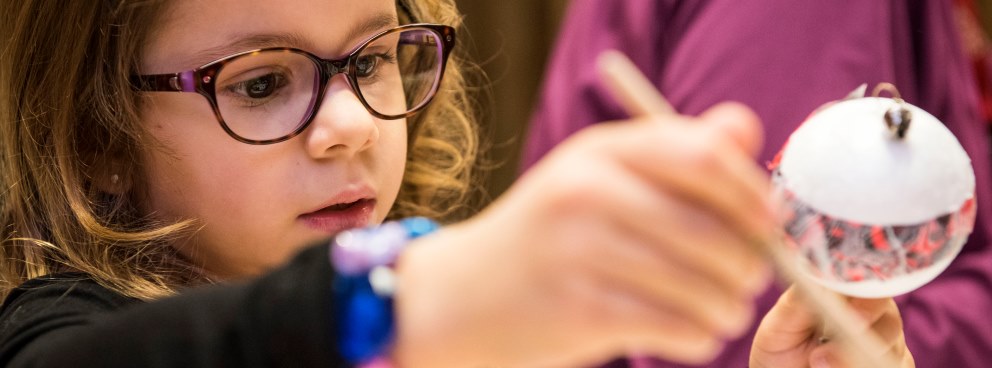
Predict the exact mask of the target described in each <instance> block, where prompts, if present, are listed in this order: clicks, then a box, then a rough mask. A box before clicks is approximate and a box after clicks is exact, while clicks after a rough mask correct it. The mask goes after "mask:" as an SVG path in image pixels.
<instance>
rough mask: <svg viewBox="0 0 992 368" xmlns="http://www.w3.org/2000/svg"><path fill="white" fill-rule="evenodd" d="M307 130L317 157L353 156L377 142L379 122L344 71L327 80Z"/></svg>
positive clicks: (311, 150) (312, 153)
mask: <svg viewBox="0 0 992 368" xmlns="http://www.w3.org/2000/svg"><path fill="white" fill-rule="evenodd" d="M307 131H308V132H307V133H306V146H307V152H308V153H309V154H310V156H311V157H314V158H329V157H351V156H354V155H356V154H358V153H359V152H362V151H364V150H366V149H368V148H369V147H372V146H373V145H375V142H376V141H377V140H378V139H379V126H378V125H377V122H376V119H375V117H373V116H372V114H370V113H369V111H368V110H366V109H365V106H364V105H362V102H361V101H359V100H358V96H357V95H355V92H354V91H352V89H351V87H350V86H349V85H348V82H347V79H345V78H344V76H343V75H337V76H335V77H333V78H332V79H331V80H330V81H329V82H328V84H327V90H326V92H324V98H323V100H322V101H320V106H319V108H318V109H317V115H316V116H314V118H313V121H312V122H311V123H310V127H309V129H307Z"/></svg>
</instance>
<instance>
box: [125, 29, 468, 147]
mask: <svg viewBox="0 0 992 368" xmlns="http://www.w3.org/2000/svg"><path fill="white" fill-rule="evenodd" d="M415 29H424V30H428V31H431V32H432V33H434V34H435V35H436V36H437V37H438V40H440V47H439V48H438V51H437V53H438V55H437V56H438V60H440V65H439V66H438V68H439V70H438V74H437V76H436V77H435V79H434V85H433V86H431V89H430V91H429V92H428V94H427V96H426V97H425V98H424V100H423V101H422V102H420V103H419V104H418V105H416V106H413V107H411V108H409V111H407V112H405V113H403V114H398V115H385V114H382V113H379V112H378V111H376V110H375V109H374V108H372V106H370V105H369V103H368V101H366V99H365V97H364V96H363V95H362V92H361V89H360V88H358V75H357V68H355V67H354V65H355V63H356V61H357V59H358V57H359V55H360V54H361V52H362V51H363V50H364V49H365V48H366V47H367V46H368V45H369V44H371V43H372V42H375V41H376V40H378V39H380V38H382V37H385V36H387V35H390V34H393V33H396V32H403V31H409V30H415ZM454 46H455V30H454V28H452V27H450V26H446V25H440V24H427V23H420V24H408V25H402V26H399V27H396V28H392V29H389V30H385V31H382V32H380V33H377V34H375V35H373V36H372V37H369V38H368V39H366V40H365V41H363V42H361V43H360V44H359V45H358V47H355V48H354V50H352V51H351V52H350V53H348V56H346V57H344V58H341V59H337V60H330V59H322V58H320V57H319V56H317V55H314V54H312V53H310V52H307V51H303V50H300V49H296V48H291V47H269V48H262V49H255V50H249V51H244V52H239V53H237V54H234V55H229V56H225V57H223V58H220V59H217V60H214V61H212V62H209V63H207V64H206V65H203V66H201V67H199V68H195V69H192V70H187V71H182V72H178V73H168V74H147V75H132V76H131V81H130V82H131V85H132V86H133V87H134V88H135V89H136V90H138V91H141V92H193V93H198V94H200V95H202V96H203V97H205V98H206V99H207V101H209V102H210V106H211V107H212V108H213V111H214V115H215V116H216V117H217V121H218V122H219V123H220V126H221V128H223V129H224V131H225V132H227V134H228V135H230V136H231V137H232V138H234V139H236V140H238V141H239V142H243V143H247V144H255V145H263V144H273V143H279V142H283V141H286V140H288V139H291V138H293V137H295V136H297V135H299V134H300V133H302V132H303V131H304V130H306V129H307V127H308V126H310V123H311V122H312V121H313V118H314V116H316V115H317V114H316V113H317V110H318V109H319V108H320V104H321V101H322V100H323V99H324V91H325V90H326V88H327V83H328V82H329V81H330V80H331V78H332V77H334V76H335V75H337V74H344V75H345V76H346V79H347V81H348V85H349V87H350V88H351V90H352V91H353V92H354V93H355V95H356V96H358V99H359V101H361V102H362V105H364V106H365V109H366V110H368V111H369V113H371V114H372V115H373V116H375V117H377V118H379V119H384V120H396V119H402V118H406V117H409V116H411V115H413V114H415V113H417V111H420V110H421V109H423V108H424V107H425V106H427V105H428V104H429V103H430V101H431V100H432V99H433V98H434V95H435V94H436V93H437V90H438V88H439V86H440V85H441V78H442V77H443V76H444V70H445V65H446V64H447V61H448V55H449V54H450V53H451V50H452V49H453V48H454ZM272 51H282V52H291V53H297V54H301V55H303V56H306V57H307V58H309V59H310V60H311V61H313V63H314V65H316V66H317V68H318V73H317V78H319V81H318V83H317V90H316V91H315V95H316V98H314V99H313V101H312V102H311V104H310V106H309V108H308V109H307V112H306V115H305V116H304V117H303V119H302V120H301V122H300V124H299V126H297V127H296V128H295V129H294V130H293V131H292V132H291V133H289V134H287V135H284V136H282V137H278V138H273V139H265V140H255V139H247V138H244V137H242V136H240V135H238V134H237V133H235V132H234V131H233V130H231V128H230V127H228V125H227V123H226V122H225V121H224V117H223V116H221V113H220V108H219V107H218V106H217V94H216V84H215V83H214V82H215V81H216V76H217V74H218V73H220V71H221V70H222V69H223V68H224V66H225V65H227V64H229V63H231V62H232V61H235V60H237V59H239V58H242V57H248V56H253V55H256V54H258V53H261V52H272Z"/></svg>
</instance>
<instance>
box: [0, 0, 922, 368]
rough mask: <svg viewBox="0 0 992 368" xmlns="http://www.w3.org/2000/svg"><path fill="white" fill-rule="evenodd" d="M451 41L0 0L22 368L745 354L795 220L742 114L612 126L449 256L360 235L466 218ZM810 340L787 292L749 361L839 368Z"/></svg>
mask: <svg viewBox="0 0 992 368" xmlns="http://www.w3.org/2000/svg"><path fill="white" fill-rule="evenodd" d="M458 23H459V21H458V15H457V13H456V11H455V8H454V6H453V4H452V3H451V2H450V1H445V0H409V1H394V0H366V1H362V2H355V1H347V0H299V1H293V2H272V1H243V0H238V1H235V0H223V1H220V0H219V1H210V2H205V1H193V0H174V1H154V0H153V1H127V0H118V1H111V0H107V1H74V2H70V1H64V2H56V1H43V0H39V1H30V0H26V1H19V2H4V3H3V4H2V5H0V30H2V31H0V35H2V36H0V37H3V41H2V42H3V43H2V48H0V50H2V51H0V124H2V125H0V126H2V130H0V139H2V140H3V143H2V150H3V151H2V152H3V154H2V160H0V175H2V176H0V205H2V211H0V241H2V242H3V243H2V247H0V252H2V253H0V262H2V263H0V275H2V277H0V283H2V284H0V293H2V296H4V297H6V300H5V302H4V305H3V309H2V311H0V365H3V366H8V367H15V366H100V367H107V366H142V367H152V366H159V367H166V366H183V367H189V366H294V367H299V366H346V365H354V364H378V363H383V362H392V364H395V365H398V366H405V367H445V366H475V365H500V366H576V365H590V364H595V363H597V362H600V361H603V360H605V359H608V358H610V357H613V356H617V355H620V354H623V353H626V352H630V351H636V352H640V353H648V354H657V355H661V356H665V357H669V358H671V359H675V360H679V361H684V362H688V363H693V362H697V363H698V362H704V361H705V360H706V359H708V358H709V357H712V356H713V355H714V354H715V353H716V352H717V351H718V350H719V348H720V346H721V344H722V341H723V340H724V339H727V338H730V337H735V336H738V335H740V334H742V333H743V330H744V329H745V328H746V326H748V325H749V323H750V319H751V318H752V315H751V314H752V313H751V308H752V306H751V303H752V298H753V297H754V295H755V294H756V293H757V292H759V291H760V290H762V289H763V287H764V286H765V284H766V283H767V282H768V280H769V277H770V276H769V275H770V271H769V269H768V267H767V266H766V265H765V264H764V262H762V260H761V259H760V257H759V256H758V255H757V254H756V253H757V252H754V251H753V250H751V249H750V248H749V246H748V239H754V238H767V237H768V234H770V233H771V229H773V228H774V226H775V223H776V221H775V220H774V216H772V211H771V210H770V208H771V207H772V206H771V205H770V204H769V201H768V199H767V197H766V194H765V193H767V192H768V190H767V182H766V178H765V177H764V175H763V173H762V172H761V170H760V169H758V168H757V167H756V166H755V165H754V164H753V161H752V159H751V157H753V154H754V150H755V147H758V146H759V141H760V132H759V129H758V128H757V121H756V119H755V118H754V116H753V114H751V113H750V112H749V111H748V110H746V109H744V108H742V107H740V106H736V105H721V106H718V107H715V108H713V109H711V110H710V111H708V112H706V113H705V114H703V115H702V116H700V117H699V118H683V119H681V120H683V121H681V122H677V121H665V122H652V123H637V122H635V123H625V124H615V125H609V126H606V125H604V126H602V127H597V128H594V129H590V130H588V131H587V132H585V133H583V134H580V135H579V136H577V137H575V138H574V139H572V140H570V141H569V142H568V143H566V144H564V145H562V147H561V148H559V149H558V150H557V151H556V152H555V153H553V154H552V155H551V156H549V157H548V158H547V159H546V160H545V161H543V162H542V163H541V164H540V165H539V166H538V167H537V168H535V169H534V170H533V171H532V173H531V174H530V175H528V176H527V177H526V178H524V179H522V180H521V182H520V183H519V185H517V186H515V187H514V188H513V189H512V190H511V191H510V192H509V193H508V194H507V195H505V196H504V197H503V198H501V199H500V200H499V201H497V202H496V203H494V204H493V205H492V206H491V207H490V208H488V209H487V210H486V211H485V212H483V213H481V214H479V215H477V216H475V217H473V218H472V219H469V220H467V221H463V222H460V223H456V224H452V225H449V226H445V227H444V228H442V229H441V230H439V231H436V232H433V233H431V232H432V230H433V225H432V224H431V223H430V222H428V221H427V220H423V219H420V220H404V221H403V222H388V223H387V224H385V225H383V226H381V227H372V228H369V229H366V230H349V229H353V228H362V227H369V226H372V225H376V224H380V223H382V222H383V221H385V220H387V219H390V220H392V219H401V218H407V217H409V216H426V217H431V218H436V219H448V220H450V219H449V218H448V217H447V216H448V215H449V214H451V213H452V212H453V211H455V210H457V208H458V205H459V204H460V203H462V202H463V201H464V199H465V198H466V197H467V195H468V191H469V189H470V187H469V182H470V179H471V177H472V176H471V167H472V165H473V159H474V157H475V155H474V151H475V148H476V141H475V138H474V133H475V132H474V126H473V121H472V119H471V112H472V110H471V101H470V100H469V99H468V98H467V97H466V94H465V82H464V79H463V77H462V72H463V70H464V69H465V68H466V67H467V64H466V62H465V61H464V60H463V59H462V58H460V57H459V56H458V53H457V52H456V53H451V51H452V49H453V48H454V47H455V45H456V44H457V42H456V38H457V37H456V35H457V33H456V32H455V30H454V28H450V27H448V26H445V25H453V26H457V25H458ZM689 121H692V122H693V124H685V123H686V122H689ZM427 233H431V234H430V235H427ZM334 235H336V237H335V238H334V239H333V241H330V242H329V241H326V240H324V239H326V238H328V237H331V236H334ZM414 238H416V240H414ZM404 246H405V247H406V248H405V249H406V250H403V251H402V252H401V251H400V250H401V249H403V248H404ZM296 253H299V255H297V256H295V257H294V256H293V255H294V254H296ZM204 284H213V285H212V286H206V285H204ZM198 285H203V286H204V287H202V288H195V289H194V288H192V287H193V286H198ZM393 301H395V305H393V304H391V303H393ZM862 309H864V310H865V311H867V312H866V315H867V318H866V319H867V321H866V327H865V328H866V329H869V328H870V329H872V330H874V331H875V332H877V333H879V334H880V335H882V336H883V337H884V338H886V339H887V340H888V341H890V342H891V343H892V346H893V350H892V351H893V352H894V353H895V354H897V355H898V356H900V357H903V358H906V359H907V360H906V361H908V362H909V363H910V364H911V358H908V357H909V355H908V352H906V351H905V347H904V345H903V344H902V337H901V329H900V328H899V327H898V324H896V325H893V324H892V323H885V324H875V323H873V322H874V321H882V320H884V321H892V320H893V319H894V320H895V321H896V322H898V321H899V319H898V311H897V310H895V308H894V306H892V305H890V304H886V303H874V304H872V303H868V306H867V307H863V308H862ZM815 321H816V318H815V316H811V315H810V314H809V313H808V312H805V311H804V309H803V308H802V307H801V304H799V303H796V302H795V300H793V299H791V297H786V298H784V299H783V301H782V308H781V309H780V311H779V312H777V313H773V314H772V315H770V316H769V319H766V321H765V322H767V326H768V327H764V328H763V329H762V330H761V331H759V333H758V339H757V340H756V349H757V350H756V351H757V353H756V354H758V355H759V357H760V356H767V358H768V359H769V360H764V361H769V362H789V363H790V364H797V366H798V365H805V364H807V363H806V362H807V361H808V360H809V359H820V358H823V359H828V358H829V359H832V357H834V356H833V355H831V354H830V353H829V349H828V348H829V347H830V345H824V346H820V347H817V346H815V345H811V344H809V343H808V341H810V339H811V336H814V335H817V336H818V332H817V331H816V323H815ZM869 326H870V327H869ZM394 330H395V332H394V333H393V332H392V331H394ZM795 331H805V333H804V334H797V333H795ZM759 341H765V343H764V344H758V343H757V342H759ZM879 353H880V354H881V353H885V352H879ZM817 354H819V355H817ZM794 358H795V359H794ZM788 359H792V360H788ZM742 364H743V362H742ZM773 364H774V363H773ZM780 366H785V365H780Z"/></svg>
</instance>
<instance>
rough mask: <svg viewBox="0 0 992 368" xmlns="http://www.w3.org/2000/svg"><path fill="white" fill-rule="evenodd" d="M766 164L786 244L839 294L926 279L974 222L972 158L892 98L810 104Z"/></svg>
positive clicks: (869, 293)
mask: <svg viewBox="0 0 992 368" xmlns="http://www.w3.org/2000/svg"><path fill="white" fill-rule="evenodd" d="M876 94H877V90H876ZM894 94H897V92H894ZM897 96H898V95H897ZM773 168H774V181H775V184H776V188H777V190H778V191H779V192H780V193H781V195H782V196H783V198H784V199H785V203H786V205H787V207H788V209H789V216H788V218H787V219H786V223H785V230H786V231H785V235H786V243H787V244H790V245H792V248H793V249H795V250H796V254H797V256H798V257H799V259H800V262H801V263H802V267H801V269H803V270H805V271H806V272H807V273H808V274H809V275H810V276H811V277H812V278H813V279H814V280H816V281H818V282H819V283H820V284H822V285H823V286H825V287H827V288H829V289H832V290H834V291H837V292H839V293H842V294H846V295H850V296H856V297H862V298H882V297H890V296H895V295H899V294H903V293H906V292H909V291H912V290H914V289H916V288H918V287H920V286H922V285H924V284H926V283H927V282H930V281H931V280H933V279H934V278H935V277H937V275H938V274H940V273H941V272H942V271H943V270H944V269H946V268H947V266H948V265H949V264H950V263H951V261H952V260H953V259H954V257H955V256H957V254H958V252H959V251H960V250H961V247H962V246H963V244H964V242H965V240H966V239H967V237H968V235H969V234H970V233H971V231H972V228H973V226H974V220H975V175H974V171H973V169H972V167H971V160H970V159H969V158H968V155H967V154H966V153H965V151H964V149H963V148H962V147H961V144H960V143H958V141H957V139H955V137H954V135H953V134H951V132H950V131H949V130H948V129H947V128H946V127H945V126H944V124H942V123H941V122H940V121H939V120H937V118H935V117H934V116H933V115H930V114H929V113H927V112H926V111H924V110H922V109H920V108H918V107H916V106H913V105H911V104H909V103H906V102H905V101H903V100H901V99H900V98H898V97H896V98H881V97H862V98H852V99H847V100H843V101H839V102H836V103H833V104H831V105H828V106H826V107H824V108H822V109H820V110H818V111H817V112H815V113H813V114H812V115H811V116H810V117H809V118H808V119H807V120H806V121H805V122H804V123H803V124H802V125H801V126H800V127H799V128H798V129H797V130H796V131H795V132H794V133H793V134H792V136H791V137H790V138H789V141H788V143H787V144H786V145H785V147H783V149H782V151H781V153H780V156H779V158H777V159H776V162H775V163H773Z"/></svg>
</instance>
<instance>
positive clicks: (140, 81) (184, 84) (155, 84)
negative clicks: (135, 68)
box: [131, 70, 196, 92]
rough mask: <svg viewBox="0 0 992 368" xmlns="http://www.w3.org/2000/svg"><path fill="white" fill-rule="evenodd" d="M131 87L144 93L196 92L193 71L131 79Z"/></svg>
mask: <svg viewBox="0 0 992 368" xmlns="http://www.w3.org/2000/svg"><path fill="white" fill-rule="evenodd" d="M131 85H132V86H134V88H135V89H137V90H139V91H144V92H196V73H195V71H193V70H187V71H185V72H179V73H171V74H148V75H135V76H132V77H131Z"/></svg>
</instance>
